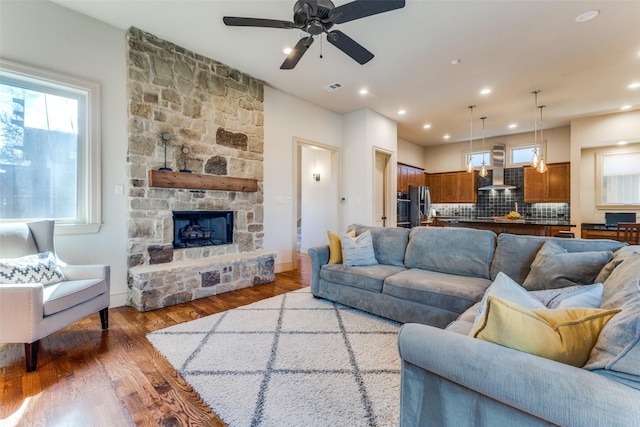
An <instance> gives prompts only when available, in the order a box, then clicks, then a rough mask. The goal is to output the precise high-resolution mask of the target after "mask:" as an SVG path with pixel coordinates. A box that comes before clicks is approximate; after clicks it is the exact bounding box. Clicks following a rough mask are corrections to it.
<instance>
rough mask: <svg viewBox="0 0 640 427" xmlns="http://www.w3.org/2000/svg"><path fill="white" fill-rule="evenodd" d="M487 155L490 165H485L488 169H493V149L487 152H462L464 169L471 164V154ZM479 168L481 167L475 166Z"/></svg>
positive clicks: (486, 150)
mask: <svg viewBox="0 0 640 427" xmlns="http://www.w3.org/2000/svg"><path fill="white" fill-rule="evenodd" d="M484 153H487V154H488V155H489V164H488V165H485V166H486V167H487V169H492V168H493V150H491V148H487V149H485V150H474V151H469V150H463V152H462V167H463V169H464V168H466V167H467V163H469V154H471V155H474V154H476V155H478V154H484ZM475 167H477V168H479V167H480V166H475Z"/></svg>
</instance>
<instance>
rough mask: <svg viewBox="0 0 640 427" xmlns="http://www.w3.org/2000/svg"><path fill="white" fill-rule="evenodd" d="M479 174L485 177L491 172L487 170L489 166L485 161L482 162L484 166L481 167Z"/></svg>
mask: <svg viewBox="0 0 640 427" xmlns="http://www.w3.org/2000/svg"><path fill="white" fill-rule="evenodd" d="M478 174H479V175H480V176H481V177H483V178H484V177H485V176H487V175H488V174H489V172H488V171H487V166H485V164H484V162H482V167H481V168H480V172H479V173H478Z"/></svg>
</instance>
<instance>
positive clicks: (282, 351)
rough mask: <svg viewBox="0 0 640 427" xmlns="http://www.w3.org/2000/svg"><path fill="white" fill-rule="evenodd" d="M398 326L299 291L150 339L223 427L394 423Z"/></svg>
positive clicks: (155, 334)
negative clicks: (227, 426) (217, 417)
mask: <svg viewBox="0 0 640 427" xmlns="http://www.w3.org/2000/svg"><path fill="white" fill-rule="evenodd" d="M399 326H400V324H399V323H396V322H393V321H390V320H387V319H383V318H380V317H377V316H374V315H371V314H367V313H364V312H362V311H359V310H355V309H352V308H349V307H345V306H343V305H340V304H336V303H333V302H331V301H327V300H323V299H315V298H313V296H312V295H311V293H310V290H309V288H305V289H300V290H297V291H294V292H290V293H287V294H284V295H280V296H277V297H273V298H269V299H266V300H262V301H258V302H256V303H253V304H250V305H247V306H244V307H239V308H236V309H233V310H228V311H225V312H222V313H218V314H214V315H211V316H207V317H204V318H201V319H197V320H193V321H190V322H186V323H182V324H179V325H175V326H172V327H170V328H166V329H163V330H160V331H156V332H153V333H150V334H148V335H147V338H148V339H149V341H151V343H152V344H153V345H154V346H155V347H156V348H157V349H158V350H159V351H160V352H161V353H162V354H163V355H164V357H165V358H166V359H167V360H168V361H169V363H171V364H172V365H173V366H174V368H175V369H176V370H177V371H178V372H179V373H180V374H181V375H182V377H183V378H184V379H185V380H186V381H187V382H188V383H189V384H190V385H191V386H192V387H193V388H194V389H195V390H196V392H197V393H198V394H199V395H200V396H201V397H202V399H203V400H204V401H205V402H206V403H207V404H208V405H209V406H210V407H211V409H212V410H213V411H214V412H215V413H216V414H218V416H220V418H222V419H223V420H224V421H225V422H226V423H227V424H228V425H229V426H232V427H236V426H238V427H241V426H277V427H281V426H303V427H311V426H322V427H326V426H397V425H398V424H399V403H400V359H399V357H398V351H397V333H398V329H399Z"/></svg>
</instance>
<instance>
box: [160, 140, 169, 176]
mask: <svg viewBox="0 0 640 427" xmlns="http://www.w3.org/2000/svg"><path fill="white" fill-rule="evenodd" d="M160 136H161V137H162V143H163V145H164V167H162V168H160V169H159V170H161V171H165V172H171V168H170V167H167V144H169V140H170V139H171V134H170V133H169V132H162V135H160Z"/></svg>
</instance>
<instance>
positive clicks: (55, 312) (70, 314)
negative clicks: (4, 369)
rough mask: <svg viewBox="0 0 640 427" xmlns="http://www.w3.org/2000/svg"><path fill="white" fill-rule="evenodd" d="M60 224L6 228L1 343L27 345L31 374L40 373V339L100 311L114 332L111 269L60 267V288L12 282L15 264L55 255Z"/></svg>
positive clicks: (1, 237) (1, 242) (1, 233)
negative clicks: (19, 260)
mask: <svg viewBox="0 0 640 427" xmlns="http://www.w3.org/2000/svg"><path fill="white" fill-rule="evenodd" d="M53 230H54V222H53V221H49V220H45V221H34V222H28V223H11V224H0V259H1V260H2V261H6V262H5V263H4V267H5V271H4V276H3V274H2V273H0V342H9V343H24V349H25V358H26V366H27V372H32V371H35V369H36V367H37V363H38V348H39V342H40V339H42V338H44V337H46V336H47V335H49V334H51V333H53V332H56V331H58V330H60V329H62V328H64V327H66V326H68V325H70V324H72V323H74V322H77V321H78V320H80V319H82V318H84V317H87V316H88V315H90V314H93V313H95V312H97V311H99V312H100V320H101V323H102V329H107V328H108V327H109V317H108V307H109V273H110V271H109V266H108V265H66V264H64V263H62V262H59V263H58V266H59V269H60V270H61V272H62V273H63V275H64V280H63V281H61V282H59V283H52V284H47V285H44V284H42V283H6V282H16V280H9V279H8V277H9V274H7V270H6V266H7V264H10V263H11V260H12V259H15V258H20V257H24V256H27V255H34V254H38V253H45V252H51V253H53V254H55V248H54V244H53Z"/></svg>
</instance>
